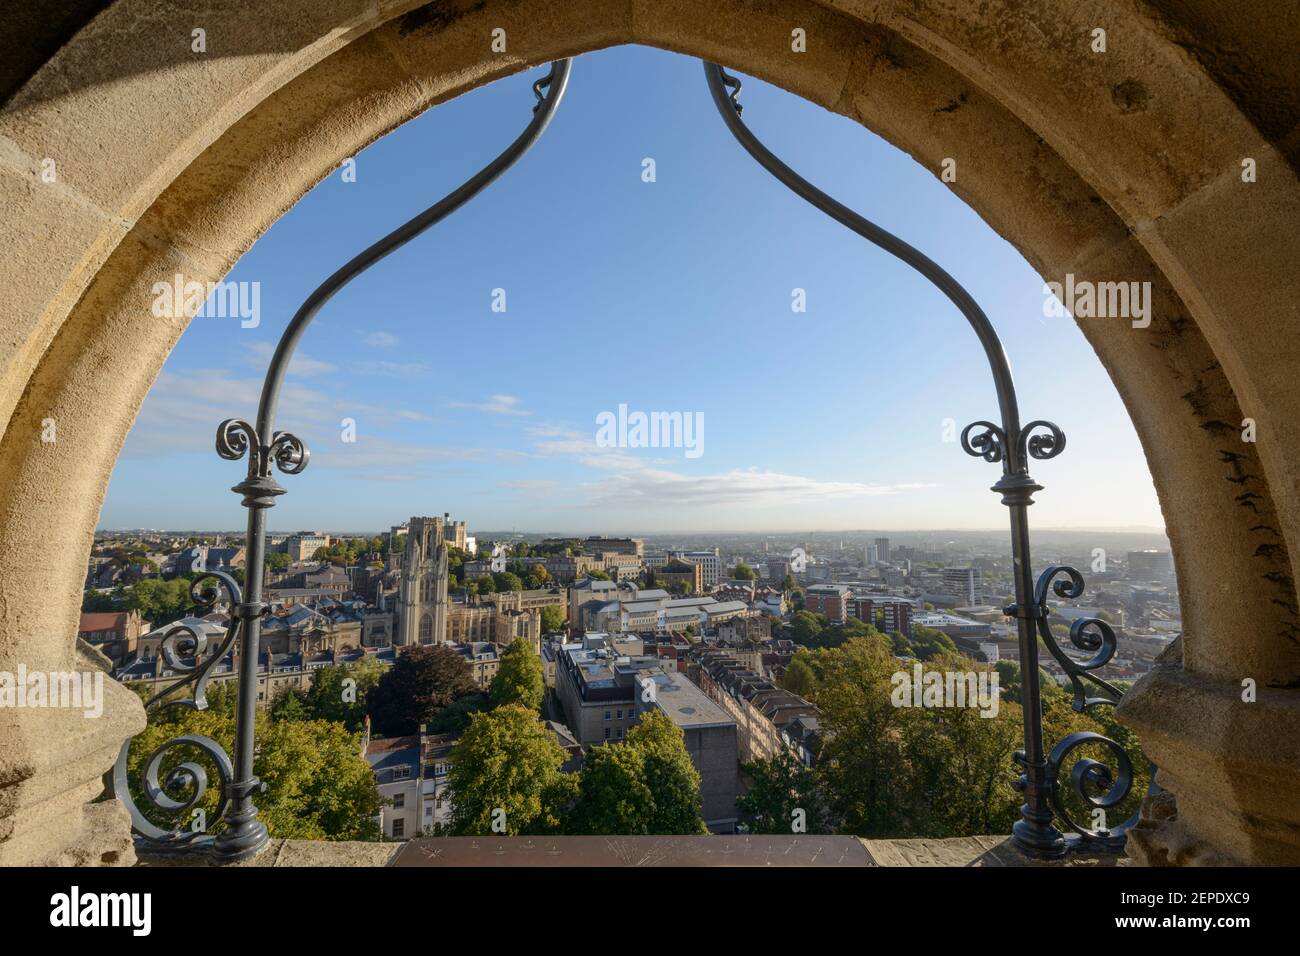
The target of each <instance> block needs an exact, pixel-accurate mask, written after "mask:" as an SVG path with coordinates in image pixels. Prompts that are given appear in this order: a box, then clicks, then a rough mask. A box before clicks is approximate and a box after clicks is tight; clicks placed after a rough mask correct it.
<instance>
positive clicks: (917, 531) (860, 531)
mask: <svg viewBox="0 0 1300 956" xmlns="http://www.w3.org/2000/svg"><path fill="white" fill-rule="evenodd" d="M411 517H418V516H416V515H412V516H411ZM407 520H409V519H407ZM453 520H460V519H457V518H455V516H454V515H453ZM400 523H401V522H399V524H400ZM391 527H393V525H385V526H383V527H381V528H377V529H369V530H366V529H353V530H339V529H333V528H326V527H320V526H317V527H311V528H268V529H267V532H266V533H267V534H293V533H296V532H301V531H317V532H320V533H321V534H332V535H338V536H348V535H363V534H368V533H379V534H382V533H384V532H386V531H388V530H389V529H390V528H391ZM132 531H148V532H157V533H160V534H183V533H185V532H198V533H202V534H247V529H246V528H199V527H189V528H154V527H144V526H141V527H122V528H103V527H101V528H96V529H95V533H96V534H123V533H127V532H132ZM1048 531H1052V532H1071V533H1075V532H1077V533H1085V534H1157V535H1161V536H1164V537H1168V534H1167V532H1166V529H1165V528H1163V527H1156V526H1154V525H1129V526H1104V525H1099V526H1095V527H1094V526H1088V525H1074V526H1043V527H1041V528H1031V529H1030V533H1031V534H1038V533H1043V532H1048ZM469 533H470V535H471V537H477V536H478V535H480V534H482V535H488V536H491V535H507V534H509V535H525V536H540V537H554V538H587V537H611V538H613V537H635V538H656V537H658V538H662V537H670V536H673V535H698V536H707V535H751V536H759V535H767V536H772V537H776V536H781V537H790V536H793V535H800V534H805V535H811V534H853V535H869V534H882V535H884V534H905V535H921V534H924V535H933V534H945V533H953V534H1006V533H1007V528H1005V527H987V528H808V529H796V530H786V531H782V530H778V529H772V528H759V529H753V530H748V529H739V530H737V529H731V530H726V529H716V528H713V529H709V528H706V529H686V528H682V529H677V530H672V531H636V530H632V531H624V530H615V531H610V530H604V531H553V530H543V531H532V530H520V529H517V528H512V529H509V530H507V529H504V528H487V529H482V530H478V529H475V528H469Z"/></svg>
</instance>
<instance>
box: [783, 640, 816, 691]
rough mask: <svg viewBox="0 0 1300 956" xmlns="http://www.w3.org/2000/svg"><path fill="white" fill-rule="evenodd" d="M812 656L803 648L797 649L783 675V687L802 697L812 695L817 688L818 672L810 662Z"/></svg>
mask: <svg viewBox="0 0 1300 956" xmlns="http://www.w3.org/2000/svg"><path fill="white" fill-rule="evenodd" d="M811 658H812V655H811V654H809V653H808V652H807V651H806V650H804V649H803V648H800V649H799V650H797V651H795V652H794V657H792V658H791V659H790V663H789V664H787V665H786V668H785V674H783V675H782V676H781V687H783V688H784V689H785V690H788V691H789V692H790V693H792V694H798V695H799V696H800V697H811V696H812V694H813V693H814V692H815V691H816V689H817V674H816V673H815V672H814V671H813V669H812V665H811V664H810V660H811Z"/></svg>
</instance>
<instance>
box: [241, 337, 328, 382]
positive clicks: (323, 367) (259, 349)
mask: <svg viewBox="0 0 1300 956" xmlns="http://www.w3.org/2000/svg"><path fill="white" fill-rule="evenodd" d="M248 351H249V353H250V354H249V360H248V364H249V365H251V366H253V367H254V368H260V369H265V368H266V367H267V366H268V365H269V364H270V362H271V357H272V356H273V355H275V346H274V345H272V344H271V343H270V342H249V343H248ZM336 371H338V366H336V365H334V364H333V363H331V362H323V361H321V360H320V359H314V358H312V357H311V356H309V355H305V354H304V353H302V352H294V354H293V358H291V359H289V374H290V375H297V376H301V377H304V378H307V377H310V376H313V375H328V374H330V373H331V372H336Z"/></svg>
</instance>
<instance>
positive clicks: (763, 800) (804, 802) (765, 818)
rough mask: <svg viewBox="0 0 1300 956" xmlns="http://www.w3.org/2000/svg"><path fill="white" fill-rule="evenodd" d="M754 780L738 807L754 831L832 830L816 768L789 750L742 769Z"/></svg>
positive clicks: (803, 831)
mask: <svg viewBox="0 0 1300 956" xmlns="http://www.w3.org/2000/svg"><path fill="white" fill-rule="evenodd" d="M741 769H743V770H744V771H745V773H746V774H747V775H748V776H749V778H750V780H751V781H752V783H751V785H750V788H749V790H748V791H747V792H746V793H745V794H744V795H743V796H741V797H737V798H736V810H737V811H739V813H740V814H741V815H742V816H743V817H744V818H745V820H746V824H747V825H748V827H749V829H750V830H751V831H752V832H754V833H829V832H831V826H830V822H829V820H828V819H827V813H826V809H825V806H824V803H823V799H822V797H821V794H819V793H818V792H817V778H816V775H815V774H814V773H813V771H812V770H811V769H809V768H807V767H805V766H804V765H803V764H802V763H800V762H799V761H798V760H796V759H795V757H794V755H793V754H791V753H790V752H789V751H787V750H783V751H781V752H780V753H779V754H777V755H776V756H775V757H771V758H769V759H766V760H753V761H750V762H749V763H746V764H743V765H742V768H741Z"/></svg>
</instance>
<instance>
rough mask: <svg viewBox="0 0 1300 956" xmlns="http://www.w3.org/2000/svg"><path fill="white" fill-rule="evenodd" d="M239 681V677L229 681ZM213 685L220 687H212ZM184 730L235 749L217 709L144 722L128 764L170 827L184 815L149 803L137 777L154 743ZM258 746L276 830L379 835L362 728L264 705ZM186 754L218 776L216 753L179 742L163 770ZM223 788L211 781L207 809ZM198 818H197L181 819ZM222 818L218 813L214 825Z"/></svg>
mask: <svg viewBox="0 0 1300 956" xmlns="http://www.w3.org/2000/svg"><path fill="white" fill-rule="evenodd" d="M230 686H231V687H233V682H231V685H230ZM214 690H215V688H214ZM179 734H200V735H203V736H206V737H211V738H212V739H213V740H215V741H217V743H219V744H221V746H222V747H223V748H225V751H226V753H228V754H231V755H233V754H234V752H235V720H234V717H233V716H232V715H230V714H227V713H221V712H214V711H213V710H204V711H192V710H183V709H180V708H172V709H171V710H170V712H164V713H155V714H154V715H152V716H151V722H150V724H149V726H148V727H146V728H145V730H144V731H143V732H142V733H141V734H139V735H138V736H137V737H136V738H135V739H134V740H133V741H132V742H131V751H130V755H129V757H128V766H129V768H130V771H131V779H132V782H133V788H132V794H133V797H134V799H135V802H136V805H137V806H139V807H140V808H141V809H142V810H144V811H145V812H146V815H150V816H151V819H154V822H155V823H157V824H158V825H160V826H164V827H170V826H174V825H176V823H177V822H178V821H175V820H169V819H167V818H166V816H165V815H164V816H159V815H158V814H159V811H152V812H151V811H150V810H149V807H150V804H149V803H148V801H147V800H146V799H145V798H144V797H143V795H142V794H141V793H140V792H139V790H138V787H139V779H140V772H141V770H142V765H143V763H144V760H145V758H146V757H148V756H149V754H151V753H152V752H153V751H154V749H155V748H156V747H158V746H160V745H161V744H162V743H164V742H165V741H167V740H170V739H171V738H173V737H175V736H177V735H179ZM256 734H257V752H256V755H255V757H254V761H253V772H254V773H255V774H256V775H257V777H258V779H259V780H261V781H262V783H263V784H265V786H266V789H265V790H264V791H263V792H261V793H258V794H256V796H255V798H254V802H255V803H256V805H257V809H258V816H259V817H260V818H261V820H262V821H263V822H264V823H265V824H266V827H267V830H269V831H270V834H271V836H272V837H273V838H276V839H292V840H377V839H379V838H380V833H379V827H378V824H377V823H376V822H375V818H376V817H377V816H378V814H379V809H380V805H381V804H380V799H379V791H378V789H377V788H376V786H375V777H374V773H373V772H372V771H371V769H370V765H369V764H368V763H367V762H366V760H365V758H364V757H362V756H361V745H360V740H359V739H358V737H357V735H355V734H351V733H348V731H347V730H346V729H345V728H344V727H343V726H342V725H341V724H335V723H330V722H328V721H323V720H284V721H277V720H272V719H268V716H267V715H266V714H264V713H259V714H258V718H257V724H256ZM182 760H193V761H196V762H198V763H199V764H200V765H201V766H205V767H207V768H208V772H209V779H210V780H211V781H212V782H213V783H215V777H214V776H213V771H212V767H211V763H210V761H207V760H206V758H204V757H203V756H202V755H201V754H199V753H198V752H197V751H195V750H194V749H193V748H189V747H185V746H181V747H176V748H173V749H172V750H170V751H169V752H168V753H167V754H166V755H165V756H164V758H163V763H162V767H163V771H164V772H163V773H162V774H160V777H163V778H165V774H166V771H167V770H169V769H171V768H172V767H174V766H176V765H177V764H179V763H180V762H182ZM216 791H217V788H216V787H215V786H210V787H209V790H208V793H207V795H206V796H205V797H204V798H203V799H202V801H200V804H199V807H198V808H200V809H202V810H203V811H204V812H205V814H207V815H209V819H210V815H211V814H213V813H215V811H216V806H217V792H216ZM179 822H180V823H181V824H182V825H184V826H187V827H188V826H192V825H193V822H194V818H192V817H186V819H184V820H181V821H179ZM220 829H221V824H220V823H218V822H217V821H212V825H211V832H213V833H216V832H219V830H220Z"/></svg>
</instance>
